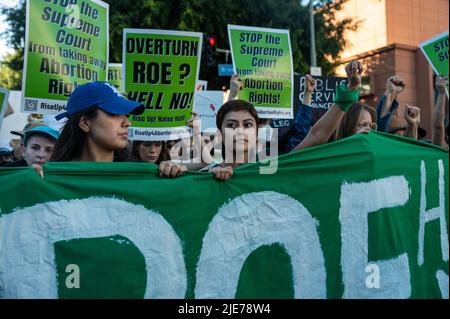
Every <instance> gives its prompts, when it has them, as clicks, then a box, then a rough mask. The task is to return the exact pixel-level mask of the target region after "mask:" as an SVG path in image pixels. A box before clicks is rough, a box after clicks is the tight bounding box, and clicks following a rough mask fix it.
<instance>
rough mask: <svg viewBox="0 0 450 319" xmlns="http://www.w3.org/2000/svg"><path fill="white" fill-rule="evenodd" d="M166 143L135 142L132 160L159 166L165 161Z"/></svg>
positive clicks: (132, 147)
mask: <svg viewBox="0 0 450 319" xmlns="http://www.w3.org/2000/svg"><path fill="white" fill-rule="evenodd" d="M164 144H165V143H164V142H162V141H133V144H132V146H131V160H132V161H138V162H147V163H154V164H158V165H159V163H160V162H161V161H163V160H164V159H165V154H166V150H165V145H164Z"/></svg>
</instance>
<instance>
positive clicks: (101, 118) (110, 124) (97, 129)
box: [88, 109, 131, 151]
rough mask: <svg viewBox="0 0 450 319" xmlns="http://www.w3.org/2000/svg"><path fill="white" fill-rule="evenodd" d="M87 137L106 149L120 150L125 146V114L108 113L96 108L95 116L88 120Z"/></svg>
mask: <svg viewBox="0 0 450 319" xmlns="http://www.w3.org/2000/svg"><path fill="white" fill-rule="evenodd" d="M88 124H89V132H88V138H90V139H91V140H92V141H93V142H94V143H96V144H97V145H98V146H100V147H101V148H103V149H106V150H113V151H115V150H122V149H124V148H126V147H127V143H128V127H129V126H130V125H131V123H130V121H129V120H128V117H127V116H126V115H115V114H109V113H106V112H104V111H102V110H100V109H99V110H98V113H97V116H96V117H95V118H94V119H92V120H88Z"/></svg>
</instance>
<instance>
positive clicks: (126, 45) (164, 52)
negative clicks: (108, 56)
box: [122, 29, 202, 141]
mask: <svg viewBox="0 0 450 319" xmlns="http://www.w3.org/2000/svg"><path fill="white" fill-rule="evenodd" d="M201 47H202V34H201V33H195V32H181V31H168V30H147V29H124V33H123V63H122V65H123V68H124V70H123V71H124V75H125V92H126V93H127V97H128V98H129V99H130V100H134V101H139V102H142V103H143V104H144V105H145V112H144V113H143V114H141V115H133V116H131V117H130V121H131V126H132V127H131V128H130V129H129V137H130V138H131V139H134V140H149V141H151V140H164V141H166V140H175V139H179V138H184V137H188V136H189V129H188V127H187V126H186V123H187V121H188V120H189V119H190V118H191V114H190V113H191V112H192V109H193V106H194V99H195V95H194V92H195V90H196V85H197V79H198V73H199V69H200V55H201Z"/></svg>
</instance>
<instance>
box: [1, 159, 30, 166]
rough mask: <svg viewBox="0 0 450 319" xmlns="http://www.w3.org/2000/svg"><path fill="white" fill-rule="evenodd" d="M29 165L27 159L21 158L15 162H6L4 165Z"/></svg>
mask: <svg viewBox="0 0 450 319" xmlns="http://www.w3.org/2000/svg"><path fill="white" fill-rule="evenodd" d="M27 166H28V164H27V161H26V160H24V159H21V160H18V161H15V162H11V163H8V164H5V165H3V166H2V167H27Z"/></svg>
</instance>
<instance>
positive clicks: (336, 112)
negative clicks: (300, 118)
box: [292, 105, 345, 151]
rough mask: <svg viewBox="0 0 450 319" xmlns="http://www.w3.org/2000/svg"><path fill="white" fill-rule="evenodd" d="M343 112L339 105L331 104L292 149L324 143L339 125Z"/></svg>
mask: <svg viewBox="0 0 450 319" xmlns="http://www.w3.org/2000/svg"><path fill="white" fill-rule="evenodd" d="M344 114H345V112H344V111H343V110H342V109H341V108H340V107H338V106H337V105H333V106H332V107H331V108H330V109H329V110H328V111H327V112H326V113H325V114H324V115H323V116H322V117H321V118H320V119H319V120H318V121H317V123H316V124H315V125H314V126H313V127H312V128H311V130H310V131H309V133H308V135H307V136H306V137H305V139H304V140H303V141H302V142H301V143H300V144H298V145H297V146H296V147H295V148H294V149H293V150H292V151H297V150H301V149H305V148H308V147H311V146H316V145H320V144H323V143H326V142H327V141H328V140H329V139H330V137H331V135H332V134H333V132H334V131H335V130H336V129H337V127H338V126H339V123H340V122H341V120H342V118H343V117H344Z"/></svg>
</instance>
